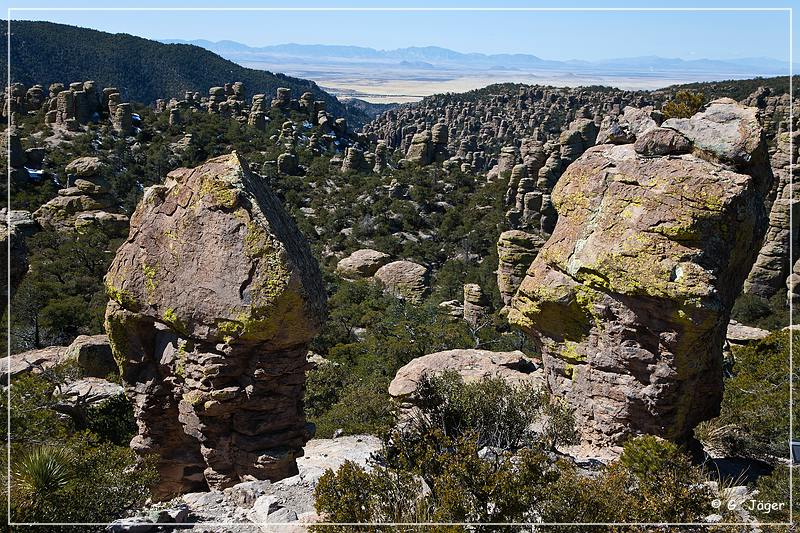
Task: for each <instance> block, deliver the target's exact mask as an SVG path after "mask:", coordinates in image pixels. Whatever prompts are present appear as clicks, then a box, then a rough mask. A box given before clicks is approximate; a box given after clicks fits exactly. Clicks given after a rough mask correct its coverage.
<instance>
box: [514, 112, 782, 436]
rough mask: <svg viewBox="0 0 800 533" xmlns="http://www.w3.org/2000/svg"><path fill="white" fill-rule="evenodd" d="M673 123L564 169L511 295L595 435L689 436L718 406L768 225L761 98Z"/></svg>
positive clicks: (517, 320)
mask: <svg viewBox="0 0 800 533" xmlns="http://www.w3.org/2000/svg"><path fill="white" fill-rule="evenodd" d="M663 126H664V128H656V129H651V130H650V131H649V132H637V142H636V144H623V145H614V144H604V145H599V146H595V147H593V148H590V149H589V150H587V151H586V152H585V153H584V154H583V155H582V156H581V157H579V158H578V159H577V160H576V161H575V162H574V163H573V164H572V165H570V166H569V167H568V169H567V170H566V172H565V173H564V174H563V175H562V176H561V178H560V180H559V181H558V184H557V185H556V187H555V189H554V191H553V201H554V204H555V205H556V207H557V209H558V213H559V219H558V224H557V225H556V227H555V230H554V232H553V234H552V236H551V237H550V239H549V240H548V241H547V243H546V244H545V245H544V247H543V248H542V249H541V250H540V252H539V254H538V255H537V256H536V258H535V259H534V261H533V263H531V265H530V267H529V268H528V271H527V275H526V277H525V279H524V280H523V281H522V284H521V286H520V287H519V289H518V290H517V293H516V295H515V296H514V298H513V299H512V301H511V304H510V309H509V313H508V318H509V321H510V322H511V323H512V324H514V325H516V326H518V327H520V328H522V329H523V330H524V331H526V332H528V333H529V334H530V335H531V336H532V337H533V340H534V341H535V343H536V344H537V345H538V347H539V348H540V350H541V352H542V359H543V363H544V368H545V372H546V374H547V381H548V386H549V388H550V389H551V390H552V391H553V392H554V393H555V394H557V395H559V396H561V397H563V398H565V399H566V400H567V401H568V402H569V404H570V405H571V406H572V407H573V408H574V409H575V413H576V418H577V427H578V428H580V431H581V435H582V439H583V442H584V444H586V445H588V446H598V447H605V446H612V447H614V446H618V445H621V444H622V443H623V442H624V440H625V439H626V438H627V437H628V436H629V435H632V434H641V433H650V434H654V435H658V436H661V437H664V438H668V439H672V440H675V441H679V442H684V441H687V440H689V439H690V438H691V436H692V430H693V428H694V427H695V426H696V425H697V424H698V423H699V422H701V421H703V420H707V419H710V418H712V417H714V416H716V415H717V414H718V412H719V405H720V401H721V398H722V347H723V343H724V340H725V332H726V328H727V325H728V319H729V315H730V309H731V307H732V305H733V300H734V298H735V297H736V295H737V294H738V293H739V292H740V290H741V287H742V284H743V282H744V279H745V277H746V275H747V272H748V271H749V269H750V267H751V266H752V263H753V260H754V259H755V257H756V254H757V252H758V248H759V246H760V244H761V240H762V238H763V236H764V232H765V229H766V225H767V216H766V212H765V199H766V197H767V195H768V192H769V190H770V186H771V181H772V174H771V170H770V168H769V164H768V161H767V157H766V155H767V154H766V149H765V143H764V139H763V132H762V129H761V127H760V125H759V122H758V120H757V116H756V109H754V108H745V107H742V106H740V105H738V104H736V103H735V102H734V101H733V100H730V99H720V100H716V101H714V102H712V103H711V104H710V105H709V106H708V108H707V109H706V110H705V111H703V112H702V113H698V114H696V115H695V116H693V117H692V118H691V119H671V120H668V121H665V122H664V123H663ZM664 130H669V131H664ZM641 139H646V142H642V143H639V140H641ZM687 142H688V143H689V144H690V146H691V147H692V148H691V149H692V153H691V154H687V153H683V152H684V151H685V150H684V147H685V145H686V143H687ZM676 147H677V148H676ZM673 150H675V151H673ZM643 152H644V153H643ZM650 154H662V155H660V156H659V155H650Z"/></svg>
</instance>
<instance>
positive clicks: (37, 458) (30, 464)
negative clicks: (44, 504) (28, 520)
mask: <svg viewBox="0 0 800 533" xmlns="http://www.w3.org/2000/svg"><path fill="white" fill-rule="evenodd" d="M12 479H13V490H14V491H19V492H18V493H17V494H15V495H14V496H15V498H14V499H16V500H17V501H19V502H28V503H30V504H34V503H35V502H38V501H41V500H43V499H47V498H48V497H50V496H52V495H53V494H54V493H55V492H57V491H58V490H59V489H61V488H63V487H65V486H66V485H67V484H68V483H69V482H70V480H71V479H72V466H71V461H70V457H69V454H68V453H67V452H66V451H65V450H63V449H60V448H54V447H52V446H38V447H36V448H33V449H32V450H30V451H29V452H27V453H25V454H24V455H23V456H22V457H21V458H20V459H19V460H17V461H16V463H15V464H14V467H13V469H12Z"/></svg>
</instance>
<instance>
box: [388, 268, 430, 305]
mask: <svg viewBox="0 0 800 533" xmlns="http://www.w3.org/2000/svg"><path fill="white" fill-rule="evenodd" d="M374 277H375V279H377V280H378V281H379V282H380V283H381V284H382V285H383V286H384V287H385V288H386V291H387V292H388V293H389V294H391V295H393V296H396V297H397V298H402V299H405V300H409V301H412V302H419V301H421V300H422V298H423V297H424V296H425V295H426V294H427V293H428V290H429V288H430V287H429V279H428V278H429V273H428V269H427V268H425V267H424V266H422V265H420V264H418V263H414V262H411V261H394V262H392V263H389V264H386V265H383V266H382V267H380V268H379V269H378V270H377V271H375V275H374Z"/></svg>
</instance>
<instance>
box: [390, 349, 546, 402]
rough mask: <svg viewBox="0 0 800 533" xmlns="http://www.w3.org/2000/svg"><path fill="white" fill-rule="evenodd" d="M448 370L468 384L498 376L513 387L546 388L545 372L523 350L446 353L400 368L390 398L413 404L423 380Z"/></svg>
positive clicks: (429, 355)
mask: <svg viewBox="0 0 800 533" xmlns="http://www.w3.org/2000/svg"><path fill="white" fill-rule="evenodd" d="M445 371H453V372H456V373H458V374H459V375H460V376H461V378H462V379H463V380H464V381H465V382H467V383H469V382H473V381H479V380H481V379H483V378H488V377H495V378H501V379H503V380H505V381H507V382H508V383H510V384H512V385H520V384H531V385H533V386H535V387H541V386H544V376H543V373H542V371H541V369H540V368H538V367H537V366H536V364H535V363H534V362H533V361H532V360H531V359H529V358H528V357H527V356H526V355H525V354H524V353H522V352H520V351H514V352H492V351H489V350H446V351H444V352H436V353H431V354H428V355H423V356H422V357H417V358H416V359H413V360H412V361H411V362H410V363H408V364H407V365H405V366H403V367H402V368H400V370H398V371H397V374H395V376H394V379H393V380H392V382H391V383H390V384H389V395H390V396H391V397H392V398H393V399H395V400H396V401H398V402H400V403H413V402H414V394H415V392H416V391H417V386H418V385H419V382H420V380H421V379H422V377H423V376H425V375H428V376H433V375H436V374H441V373H442V372H445Z"/></svg>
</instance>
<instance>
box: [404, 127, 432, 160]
mask: <svg viewBox="0 0 800 533" xmlns="http://www.w3.org/2000/svg"><path fill="white" fill-rule="evenodd" d="M433 155H434V154H433V145H432V143H431V132H430V131H428V130H425V131H423V132H420V133H416V134H414V137H413V138H412V139H411V146H409V148H408V152H407V153H406V159H407V160H408V161H409V162H411V163H414V164H417V165H420V166H424V165H430V164H431V161H432V160H433Z"/></svg>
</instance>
